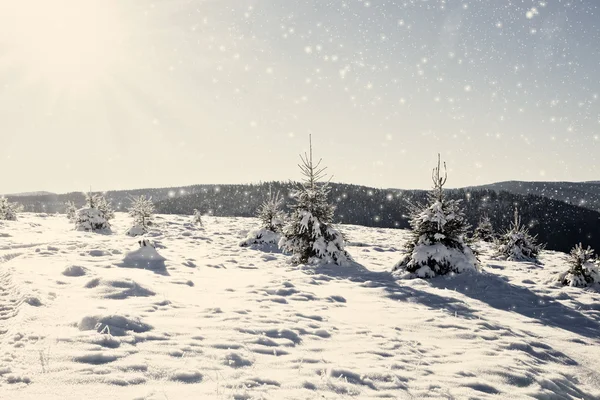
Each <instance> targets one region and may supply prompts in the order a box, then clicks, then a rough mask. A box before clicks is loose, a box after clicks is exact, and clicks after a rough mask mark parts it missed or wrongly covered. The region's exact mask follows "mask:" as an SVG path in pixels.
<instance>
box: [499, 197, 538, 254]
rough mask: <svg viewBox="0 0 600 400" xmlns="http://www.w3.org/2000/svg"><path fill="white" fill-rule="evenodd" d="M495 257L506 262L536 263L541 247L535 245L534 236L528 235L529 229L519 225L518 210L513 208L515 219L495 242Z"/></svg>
mask: <svg viewBox="0 0 600 400" xmlns="http://www.w3.org/2000/svg"><path fill="white" fill-rule="evenodd" d="M494 247H495V250H496V256H497V257H499V258H503V259H506V260H508V261H529V262H537V258H538V255H539V253H540V251H542V250H543V246H541V245H539V244H538V243H537V239H536V237H535V236H531V235H530V234H529V229H527V228H526V227H525V226H524V225H522V224H521V217H520V216H519V210H518V208H516V207H515V217H514V220H513V222H512V223H511V226H510V228H509V229H508V230H506V231H505V232H504V233H503V234H502V235H500V237H499V238H498V239H497V240H495V242H494Z"/></svg>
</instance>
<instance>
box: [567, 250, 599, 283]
mask: <svg viewBox="0 0 600 400" xmlns="http://www.w3.org/2000/svg"><path fill="white" fill-rule="evenodd" d="M597 262H598V261H597V260H596V258H595V257H594V250H592V248H591V247H589V246H588V248H587V249H584V248H583V246H582V245H581V243H579V244H578V245H576V246H575V247H574V248H573V249H572V250H571V254H570V255H569V261H568V264H569V270H568V271H566V272H563V273H561V274H559V276H558V281H559V282H560V283H561V284H562V285H564V286H574V287H586V286H590V285H593V284H594V283H600V271H599V270H598V265H597Z"/></svg>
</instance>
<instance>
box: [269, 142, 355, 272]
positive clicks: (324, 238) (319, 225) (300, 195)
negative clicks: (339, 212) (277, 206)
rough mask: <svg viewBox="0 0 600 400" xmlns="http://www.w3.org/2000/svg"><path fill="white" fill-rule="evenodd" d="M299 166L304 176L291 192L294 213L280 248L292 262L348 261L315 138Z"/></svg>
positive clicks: (284, 230) (349, 259)
mask: <svg viewBox="0 0 600 400" xmlns="http://www.w3.org/2000/svg"><path fill="white" fill-rule="evenodd" d="M300 159H301V161H302V162H301V164H299V165H298V166H299V167H300V170H301V171H302V175H304V181H303V182H302V183H300V184H299V185H298V186H297V188H296V190H295V191H294V192H293V193H292V196H293V197H294V199H295V201H296V202H295V204H293V205H292V206H291V209H292V215H291V217H290V219H289V220H288V222H287V224H286V225H285V226H284V227H283V230H282V237H281V240H280V241H279V247H280V248H281V249H282V250H283V251H286V252H289V253H291V254H292V262H293V263H295V264H300V263H319V262H324V263H331V262H333V263H335V264H338V265H343V264H346V263H347V262H349V261H351V260H352V258H351V257H350V255H349V254H348V253H347V252H346V251H345V250H344V237H343V236H342V234H341V233H340V232H339V231H338V230H337V229H335V228H334V227H333V226H332V222H333V215H334V211H335V207H334V206H333V205H331V204H329V203H328V201H327V195H328V193H329V186H328V182H325V183H319V182H318V181H319V180H321V179H322V178H323V177H324V172H325V169H326V168H322V167H320V165H321V160H319V162H317V163H316V164H315V163H313V157H312V141H311V142H310V153H309V154H308V155H307V154H306V153H305V154H304V156H302V155H301V156H300Z"/></svg>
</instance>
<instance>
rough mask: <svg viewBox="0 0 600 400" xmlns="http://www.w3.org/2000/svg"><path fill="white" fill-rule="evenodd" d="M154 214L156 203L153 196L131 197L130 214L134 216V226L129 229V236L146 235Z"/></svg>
mask: <svg viewBox="0 0 600 400" xmlns="http://www.w3.org/2000/svg"><path fill="white" fill-rule="evenodd" d="M153 214H154V204H153V203H152V198H148V199H147V198H146V196H144V195H141V196H140V197H135V198H133V199H131V207H130V208H129V215H130V216H131V217H132V218H133V226H132V227H131V228H130V229H129V231H127V234H128V235H129V236H139V235H144V234H146V233H147V232H148V227H149V226H150V225H152V216H153Z"/></svg>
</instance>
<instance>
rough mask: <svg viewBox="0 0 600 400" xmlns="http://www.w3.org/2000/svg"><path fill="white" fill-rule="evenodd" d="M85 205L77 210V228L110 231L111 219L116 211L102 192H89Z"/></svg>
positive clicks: (91, 230)
mask: <svg viewBox="0 0 600 400" xmlns="http://www.w3.org/2000/svg"><path fill="white" fill-rule="evenodd" d="M85 203H86V205H85V207H83V208H81V209H79V210H77V216H76V218H75V229H76V230H78V231H85V232H110V224H109V222H108V221H109V219H111V218H113V217H114V211H112V209H111V208H110V205H109V204H108V202H107V201H106V199H105V198H104V196H102V195H100V194H92V193H91V192H89V193H87V194H86V196H85Z"/></svg>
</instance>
